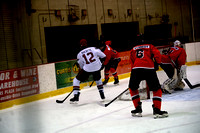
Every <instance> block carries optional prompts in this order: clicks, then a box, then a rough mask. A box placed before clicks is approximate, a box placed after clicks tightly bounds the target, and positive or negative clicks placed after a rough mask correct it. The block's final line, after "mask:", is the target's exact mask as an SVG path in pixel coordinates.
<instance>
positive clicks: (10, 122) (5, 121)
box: [0, 65, 200, 133]
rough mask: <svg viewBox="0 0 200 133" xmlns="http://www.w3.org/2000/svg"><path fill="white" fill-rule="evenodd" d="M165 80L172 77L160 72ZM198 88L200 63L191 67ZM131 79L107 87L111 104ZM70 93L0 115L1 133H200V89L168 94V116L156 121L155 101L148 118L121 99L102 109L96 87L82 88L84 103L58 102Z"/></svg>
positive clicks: (146, 103) (147, 105) (146, 108)
mask: <svg viewBox="0 0 200 133" xmlns="http://www.w3.org/2000/svg"><path fill="white" fill-rule="evenodd" d="M157 73H158V75H159V79H160V82H161V83H162V82H163V81H164V80H165V79H166V75H165V74H164V72H163V71H158V72H157ZM187 77H188V79H189V81H190V82H191V83H192V85H194V84H197V83H200V65H195V66H189V67H187ZM128 81H129V78H127V79H122V80H120V84H119V85H117V86H115V85H113V82H111V83H108V84H107V85H106V86H105V87H104V89H105V90H104V91H105V96H106V101H105V103H107V102H109V101H110V100H112V99H113V98H115V97H116V96H117V95H118V94H120V93H121V92H122V91H124V90H125V89H126V88H127V86H128ZM66 95H68V93H66V94H64V95H59V96H56V97H51V98H48V99H44V100H40V101H36V102H32V103H27V104H24V105H19V106H14V107H12V108H8V109H4V110H1V111H0V133H133V132H134V133H200V87H198V88H195V89H189V87H188V86H187V85H186V86H185V88H184V90H183V91H176V92H173V93H172V94H163V102H162V110H166V111H168V113H169V117H168V118H160V119H154V118H153V114H152V112H153V110H152V100H151V99H150V100H142V109H143V117H132V116H131V110H133V109H134V106H133V103H132V101H120V100H116V101H114V102H113V103H112V104H110V105H109V106H108V107H103V106H100V101H101V100H100V96H99V93H98V90H97V88H96V86H93V87H91V88H89V87H86V88H85V89H84V90H81V95H80V101H79V103H78V104H76V105H74V104H69V99H70V98H72V96H73V95H71V96H70V97H69V98H68V99H67V100H66V101H65V102H64V103H62V104H58V103H56V99H59V100H62V99H64V98H65V97H66Z"/></svg>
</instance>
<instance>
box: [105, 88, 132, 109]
mask: <svg viewBox="0 0 200 133" xmlns="http://www.w3.org/2000/svg"><path fill="white" fill-rule="evenodd" d="M128 89H129V88H127V89H126V90H124V91H123V92H122V93H120V94H119V95H118V96H116V97H115V98H114V99H113V100H111V101H110V102H109V103H106V104H104V106H105V107H107V106H108V105H110V104H111V103H112V102H114V101H115V100H116V99H117V98H118V97H120V96H121V95H122V94H123V93H125V92H126V91H127V90H128Z"/></svg>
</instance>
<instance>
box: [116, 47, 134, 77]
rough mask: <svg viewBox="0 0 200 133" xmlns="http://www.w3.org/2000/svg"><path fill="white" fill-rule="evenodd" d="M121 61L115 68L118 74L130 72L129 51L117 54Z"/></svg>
mask: <svg viewBox="0 0 200 133" xmlns="http://www.w3.org/2000/svg"><path fill="white" fill-rule="evenodd" d="M119 55H120V58H121V61H120V62H119V65H118V67H117V73H118V74H124V73H129V72H131V64H130V51H125V52H119Z"/></svg>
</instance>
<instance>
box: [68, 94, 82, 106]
mask: <svg viewBox="0 0 200 133" xmlns="http://www.w3.org/2000/svg"><path fill="white" fill-rule="evenodd" d="M79 95H80V92H78V94H74V97H73V98H71V99H70V104H77V103H78V101H79Z"/></svg>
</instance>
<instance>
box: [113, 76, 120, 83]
mask: <svg viewBox="0 0 200 133" xmlns="http://www.w3.org/2000/svg"><path fill="white" fill-rule="evenodd" d="M114 80H115V81H114V85H118V84H119V79H118V77H115V78H114Z"/></svg>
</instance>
